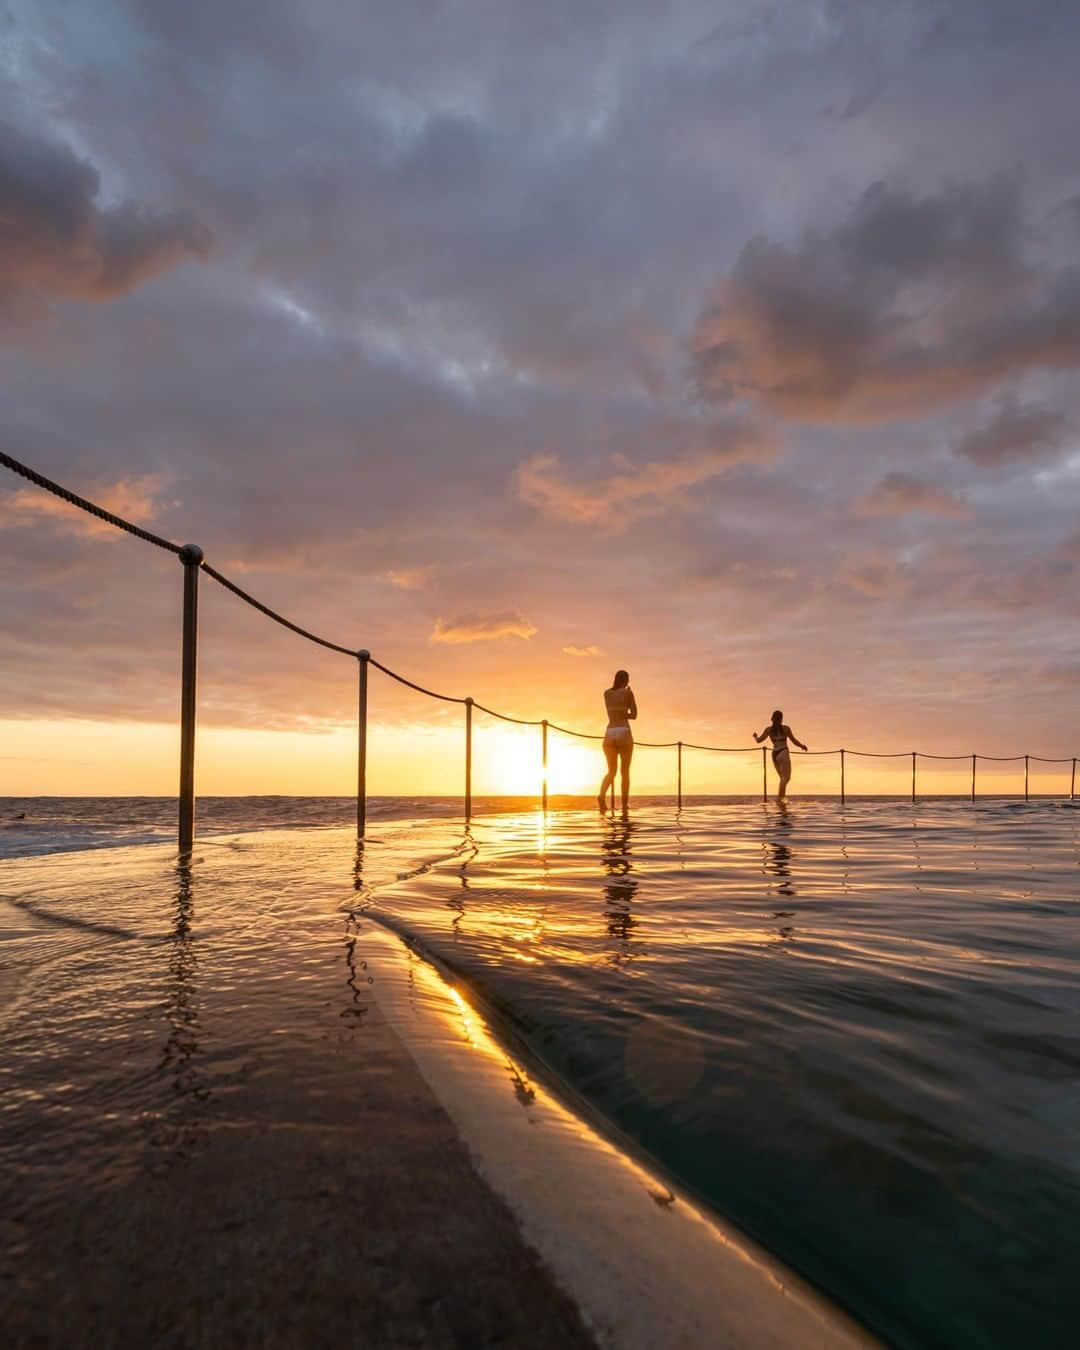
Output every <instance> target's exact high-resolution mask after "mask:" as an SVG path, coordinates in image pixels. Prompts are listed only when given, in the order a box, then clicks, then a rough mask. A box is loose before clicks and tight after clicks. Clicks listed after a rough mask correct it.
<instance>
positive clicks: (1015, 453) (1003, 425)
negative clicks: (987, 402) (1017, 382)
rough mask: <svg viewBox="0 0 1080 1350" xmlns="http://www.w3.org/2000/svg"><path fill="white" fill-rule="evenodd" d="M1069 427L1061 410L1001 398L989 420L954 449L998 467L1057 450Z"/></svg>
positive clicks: (986, 466) (983, 464)
mask: <svg viewBox="0 0 1080 1350" xmlns="http://www.w3.org/2000/svg"><path fill="white" fill-rule="evenodd" d="M1068 430H1069V423H1068V419H1067V418H1066V417H1065V414H1064V413H1062V412H1059V411H1055V410H1054V409H1052V408H1044V407H1041V406H1039V405H1038V404H1034V403H1018V402H1017V401H1016V400H1015V399H1013V398H1003V399H1002V400H1001V401H1000V402H999V403H998V406H997V408H996V410H995V412H994V415H993V417H991V419H990V421H989V422H987V424H986V425H985V426H983V427H979V428H978V429H977V430H976V431H972V432H969V433H968V435H966V436H964V437H963V438H962V439H961V440H959V441H958V442H957V443H956V444H955V445H954V446H953V452H954V454H957V455H963V456H964V457H965V458H966V459H970V460H971V461H972V462H973V463H975V464H978V465H981V466H982V467H984V468H998V467H1000V466H1001V465H1003V464H1008V463H1011V462H1014V461H1015V462H1019V461H1023V460H1029V459H1034V458H1036V457H1037V456H1039V455H1044V454H1048V453H1051V452H1053V451H1055V450H1058V449H1060V448H1061V445H1062V443H1063V442H1064V440H1065V437H1066V435H1067V433H1068Z"/></svg>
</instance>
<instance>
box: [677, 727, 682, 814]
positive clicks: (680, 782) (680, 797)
mask: <svg viewBox="0 0 1080 1350" xmlns="http://www.w3.org/2000/svg"><path fill="white" fill-rule="evenodd" d="M678 802H679V810H680V811H681V810H682V741H680V742H679V794H678Z"/></svg>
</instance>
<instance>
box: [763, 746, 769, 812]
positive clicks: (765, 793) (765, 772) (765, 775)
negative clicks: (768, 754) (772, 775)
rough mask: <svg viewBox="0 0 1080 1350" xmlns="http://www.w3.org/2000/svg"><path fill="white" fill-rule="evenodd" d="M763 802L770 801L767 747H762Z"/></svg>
mask: <svg viewBox="0 0 1080 1350" xmlns="http://www.w3.org/2000/svg"><path fill="white" fill-rule="evenodd" d="M761 800H762V801H763V802H767V801H768V800H769V769H768V761H767V760H766V758H765V747H764V746H762V747H761Z"/></svg>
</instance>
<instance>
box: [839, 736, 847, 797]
mask: <svg viewBox="0 0 1080 1350" xmlns="http://www.w3.org/2000/svg"><path fill="white" fill-rule="evenodd" d="M846 801H847V793H846V792H845V790H844V752H843V750H841V751H840V805H841V806H843V804H844V803H845V802H846Z"/></svg>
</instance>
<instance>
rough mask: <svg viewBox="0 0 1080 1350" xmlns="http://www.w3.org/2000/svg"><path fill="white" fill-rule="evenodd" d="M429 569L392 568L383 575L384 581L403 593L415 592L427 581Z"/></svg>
mask: <svg viewBox="0 0 1080 1350" xmlns="http://www.w3.org/2000/svg"><path fill="white" fill-rule="evenodd" d="M430 571H431V569H430V568H429V567H392V568H390V569H389V571H386V572H384V573H383V574H382V579H383V580H384V581H388V582H389V583H390V585H391V586H397V587H398V589H399V590H402V591H415V590H418V589H419V588H420V587H421V586H423V584H424V582H425V581H427V579H428V575H429V573H430Z"/></svg>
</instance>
